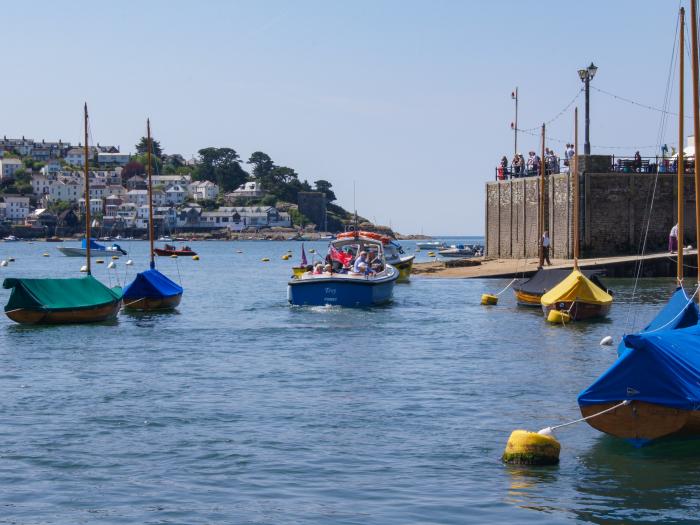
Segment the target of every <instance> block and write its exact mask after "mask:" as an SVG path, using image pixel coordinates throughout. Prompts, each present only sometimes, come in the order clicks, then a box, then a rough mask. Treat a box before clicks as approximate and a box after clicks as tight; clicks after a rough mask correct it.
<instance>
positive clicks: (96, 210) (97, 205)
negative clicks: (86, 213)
mask: <svg viewBox="0 0 700 525" xmlns="http://www.w3.org/2000/svg"><path fill="white" fill-rule="evenodd" d="M78 205H79V206H80V211H83V210H85V199H84V198H81V199H79V200H78ZM90 213H92V214H95V215H97V214H102V199H90Z"/></svg>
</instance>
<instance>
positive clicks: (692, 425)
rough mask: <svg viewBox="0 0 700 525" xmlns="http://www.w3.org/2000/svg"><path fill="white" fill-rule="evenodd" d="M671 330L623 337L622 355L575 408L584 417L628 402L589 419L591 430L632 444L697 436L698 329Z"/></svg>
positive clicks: (699, 390) (699, 392)
mask: <svg viewBox="0 0 700 525" xmlns="http://www.w3.org/2000/svg"><path fill="white" fill-rule="evenodd" d="M677 295H678V294H676V296H677ZM674 297H675V296H674ZM672 301H673V298H672V300H671V302H672ZM692 310H694V311H695V314H696V315H697V309H696V308H693V309H692ZM681 311H683V310H681ZM662 312H663V311H662ZM673 317H675V316H672V317H671V318H673ZM682 317H684V315H681V316H679V318H682ZM690 317H692V314H689V315H688V319H689V318H690ZM655 321H656V319H655ZM671 326H672V325H669V326H668V327H664V328H661V329H657V330H655V331H648V332H640V333H638V334H632V335H627V336H625V337H624V347H625V351H624V352H623V353H622V355H621V356H620V357H619V358H618V359H617V361H615V363H614V364H613V365H612V366H611V367H610V368H609V369H608V370H607V371H606V372H605V373H604V374H603V375H601V376H600V378H598V380H597V381H595V382H594V383H593V384H592V385H591V386H589V387H588V388H587V389H585V390H584V391H583V392H581V394H579V397H578V403H579V406H580V407H581V412H582V413H583V415H584V416H590V415H592V414H596V413H599V412H600V411H602V410H605V409H608V408H611V407H613V406H615V405H619V404H620V403H621V402H623V401H629V402H630V403H629V404H627V405H624V406H619V407H618V408H615V409H614V410H612V411H610V412H608V413H606V414H603V415H600V416H596V417H594V418H592V419H589V420H588V422H589V424H590V425H591V426H593V427H594V428H597V429H598V430H601V431H603V432H607V433H609V434H613V435H615V436H618V437H623V438H627V439H632V440H635V441H637V442H645V441H649V440H652V439H656V438H659V437H663V436H667V435H672V434H677V433H681V434H696V435H700V413H699V412H698V409H699V408H700V326H698V325H697V324H695V325H691V326H689V327H686V328H675V329H674V328H672V327H671Z"/></svg>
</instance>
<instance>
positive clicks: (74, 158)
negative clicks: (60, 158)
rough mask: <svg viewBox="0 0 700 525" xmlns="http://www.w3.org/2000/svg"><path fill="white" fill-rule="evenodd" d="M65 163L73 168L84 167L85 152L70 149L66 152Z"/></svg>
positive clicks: (78, 149)
mask: <svg viewBox="0 0 700 525" xmlns="http://www.w3.org/2000/svg"><path fill="white" fill-rule="evenodd" d="M65 158H66V162H67V163H68V164H72V165H73V166H84V165H85V151H84V150H83V148H70V149H69V150H68V151H67V152H66V157H65Z"/></svg>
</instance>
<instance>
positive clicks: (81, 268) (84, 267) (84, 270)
mask: <svg viewBox="0 0 700 525" xmlns="http://www.w3.org/2000/svg"><path fill="white" fill-rule="evenodd" d="M80 271H81V272H83V273H87V266H85V265H83V266H81V267H80Z"/></svg>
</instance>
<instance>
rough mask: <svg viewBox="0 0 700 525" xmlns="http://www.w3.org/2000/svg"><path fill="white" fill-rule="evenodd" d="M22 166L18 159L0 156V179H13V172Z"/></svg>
mask: <svg viewBox="0 0 700 525" xmlns="http://www.w3.org/2000/svg"><path fill="white" fill-rule="evenodd" d="M21 167H22V161H21V160H19V159H10V158H5V157H2V158H0V181H3V182H5V181H10V180H14V179H15V172H16V171H17V170H18V169H20V168H21Z"/></svg>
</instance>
